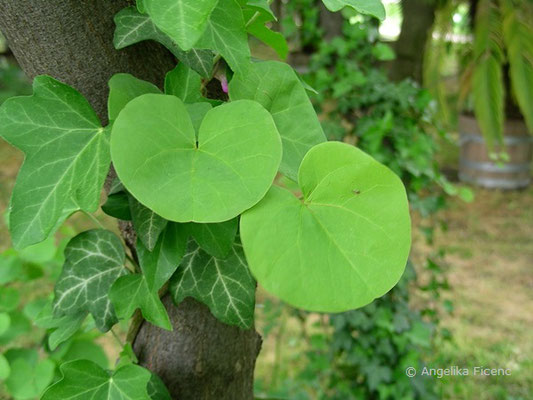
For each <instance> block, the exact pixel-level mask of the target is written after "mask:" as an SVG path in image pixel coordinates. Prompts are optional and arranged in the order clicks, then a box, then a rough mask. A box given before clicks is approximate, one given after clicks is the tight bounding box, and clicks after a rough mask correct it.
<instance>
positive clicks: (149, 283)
mask: <svg viewBox="0 0 533 400" xmlns="http://www.w3.org/2000/svg"><path fill="white" fill-rule="evenodd" d="M186 241H187V238H186V237H185V235H184V233H183V232H182V230H181V229H180V227H179V226H178V225H177V224H170V225H168V227H167V228H166V229H165V231H164V232H163V234H162V235H161V238H160V240H159V241H158V243H157V245H156V247H155V248H154V250H153V251H152V252H150V251H148V249H147V248H146V247H145V246H144V245H143V244H142V242H141V241H138V242H137V254H138V256H139V261H140V264H141V270H142V274H133V275H127V276H123V277H121V278H119V279H117V281H116V282H115V283H114V284H113V286H112V287H111V290H110V292H109V297H110V298H111V301H112V303H113V305H114V307H115V311H116V313H117V315H118V317H119V318H122V319H127V318H129V317H131V315H132V314H133V312H134V311H135V310H136V309H137V308H140V309H141V312H142V314H143V317H144V318H145V319H146V320H147V321H150V322H151V323H153V324H154V325H157V326H159V327H161V328H164V329H168V330H171V329H172V325H171V323H170V320H169V319H168V315H167V312H166V309H165V307H164V306H163V303H161V300H160V299H159V294H158V291H159V289H160V288H161V287H162V286H163V285H164V284H165V282H166V281H167V280H168V279H169V278H170V277H171V276H172V274H173V273H174V271H176V268H178V265H179V264H180V262H181V260H182V258H183V254H184V253H185V245H186Z"/></svg>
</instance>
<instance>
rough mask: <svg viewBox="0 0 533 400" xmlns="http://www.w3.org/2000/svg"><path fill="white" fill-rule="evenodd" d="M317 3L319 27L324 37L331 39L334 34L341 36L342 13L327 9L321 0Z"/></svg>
mask: <svg viewBox="0 0 533 400" xmlns="http://www.w3.org/2000/svg"><path fill="white" fill-rule="evenodd" d="M318 3H319V4H318V6H319V7H320V27H321V28H322V30H323V31H324V39H325V40H331V39H333V38H334V37H336V36H341V35H342V26H343V25H344V17H343V16H342V13H341V12H331V11H329V10H328V9H327V8H326V6H325V5H324V3H323V2H322V1H321V0H320V1H319V2H318Z"/></svg>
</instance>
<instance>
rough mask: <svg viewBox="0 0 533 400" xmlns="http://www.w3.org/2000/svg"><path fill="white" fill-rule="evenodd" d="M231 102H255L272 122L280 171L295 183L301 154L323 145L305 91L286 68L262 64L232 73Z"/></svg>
mask: <svg viewBox="0 0 533 400" xmlns="http://www.w3.org/2000/svg"><path fill="white" fill-rule="evenodd" d="M229 94H230V97H231V99H232V100H240V99H249V100H255V101H257V102H259V103H260V104H261V105H262V106H263V107H265V108H266V109H267V110H268V111H269V112H270V113H271V114H272V117H273V118H274V121H275V122H276V126H277V128H278V131H279V134H280V136H281V140H282V142H283V160H282V161H281V166H280V171H281V172H282V173H283V174H284V175H287V176H288V177H289V178H291V179H294V180H296V177H297V174H298V168H299V167H300V163H301V162H302V159H303V157H304V156H305V153H307V152H308V151H309V149H311V147H313V146H314V145H316V144H319V143H322V142H324V141H326V137H325V136H324V132H323V131H322V127H321V126H320V122H319V121H318V117H317V115H316V112H315V110H314V108H313V105H312V104H311V101H309V98H308V97H307V93H306V92H305V88H304V87H303V85H302V83H301V82H300V79H299V78H298V76H297V75H296V73H295V72H294V70H293V69H292V68H291V67H290V66H289V65H287V64H285V63H281V62H276V61H265V62H258V63H255V64H252V65H251V66H250V68H249V69H248V70H247V72H246V73H236V74H235V76H234V77H233V79H232V80H231V82H230V85H229Z"/></svg>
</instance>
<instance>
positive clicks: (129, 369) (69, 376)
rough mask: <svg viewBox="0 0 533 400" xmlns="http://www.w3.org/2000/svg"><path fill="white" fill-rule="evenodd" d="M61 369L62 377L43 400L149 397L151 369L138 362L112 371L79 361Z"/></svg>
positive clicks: (119, 399) (133, 399)
mask: <svg viewBox="0 0 533 400" xmlns="http://www.w3.org/2000/svg"><path fill="white" fill-rule="evenodd" d="M60 370H61V374H62V375H63V377H62V379H61V380H60V381H59V382H57V383H55V384H53V385H52V386H50V387H49V388H48V390H47V391H46V392H45V393H44V395H43V397H42V400H85V399H98V400H150V396H148V392H147V385H148V381H149V380H150V377H151V374H150V371H148V370H146V369H144V368H142V367H139V366H137V365H133V364H129V365H125V366H123V367H121V368H118V369H117V370H116V371H115V372H113V373H112V374H110V373H108V372H107V371H105V370H104V369H102V368H101V367H100V366H99V365H98V364H96V363H94V362H92V361H88V360H76V361H71V362H68V363H65V364H63V365H61V367H60Z"/></svg>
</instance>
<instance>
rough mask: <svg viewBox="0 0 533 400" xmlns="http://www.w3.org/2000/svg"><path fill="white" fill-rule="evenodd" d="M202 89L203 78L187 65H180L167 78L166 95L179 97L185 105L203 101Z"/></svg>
mask: <svg viewBox="0 0 533 400" xmlns="http://www.w3.org/2000/svg"><path fill="white" fill-rule="evenodd" d="M201 87H202V77H201V76H200V75H198V74H197V73H196V72H194V71H193V70H192V69H190V68H188V67H187V66H186V65H185V64H181V63H180V64H178V65H177V66H176V68H174V69H173V70H172V71H170V72H169V73H168V74H167V75H166V76H165V93H166V94H172V95H174V96H177V97H179V98H180V99H181V100H182V101H183V102H184V103H196V102H199V101H202V100H203V97H202V93H201V92H200V90H201Z"/></svg>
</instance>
